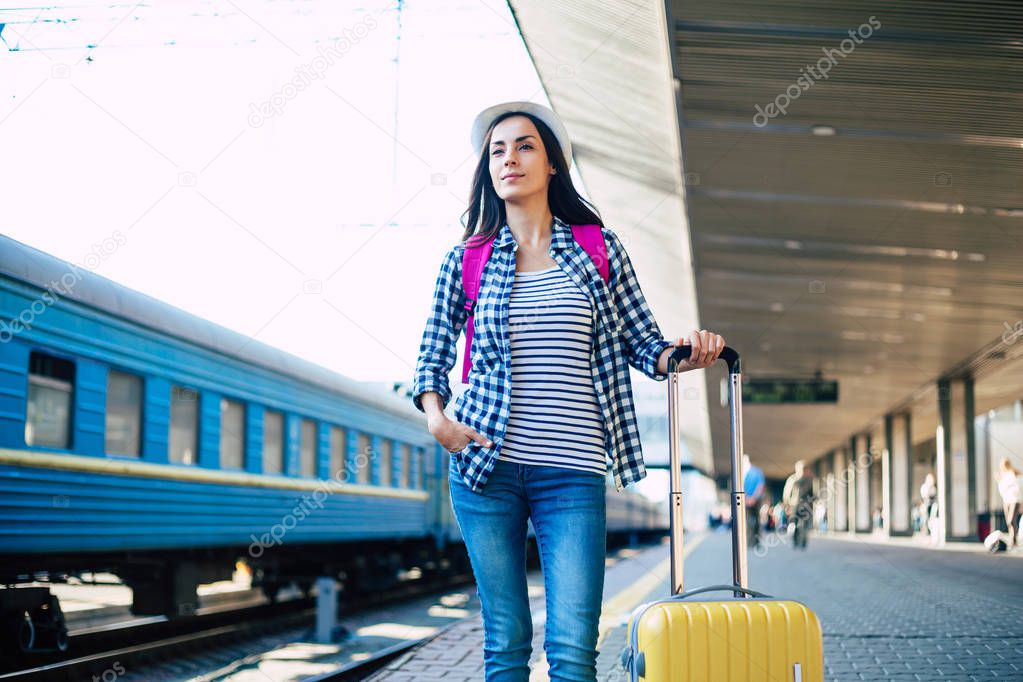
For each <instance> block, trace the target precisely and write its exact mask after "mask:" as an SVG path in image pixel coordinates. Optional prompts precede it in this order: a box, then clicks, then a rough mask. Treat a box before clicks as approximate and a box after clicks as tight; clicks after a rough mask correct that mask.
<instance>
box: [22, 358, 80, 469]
mask: <svg viewBox="0 0 1023 682" xmlns="http://www.w3.org/2000/svg"><path fill="white" fill-rule="evenodd" d="M74 386H75V365H74V363H73V362H71V361H70V360H64V359H61V358H55V357H53V356H52V355H47V354H46V353H39V352H35V351H33V352H32V353H31V354H29V359H28V405H27V410H26V414H25V444H26V445H34V446H39V447H47V448H64V449H67V448H70V447H71V396H72V394H73V390H74Z"/></svg>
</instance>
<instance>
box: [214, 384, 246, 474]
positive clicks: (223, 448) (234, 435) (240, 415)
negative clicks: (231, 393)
mask: <svg viewBox="0 0 1023 682" xmlns="http://www.w3.org/2000/svg"><path fill="white" fill-rule="evenodd" d="M220 468H221V469H243V468H245V405H244V404H243V403H240V402H238V401H237V400H230V399H229V398H221V399H220Z"/></svg>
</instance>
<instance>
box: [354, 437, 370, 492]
mask: <svg viewBox="0 0 1023 682" xmlns="http://www.w3.org/2000/svg"><path fill="white" fill-rule="evenodd" d="M357 445H358V448H357V449H356V451H355V481H356V483H369V466H370V459H369V456H370V453H371V448H370V445H369V435H368V434H365V433H362V432H361V431H360V432H359V440H358V441H357Z"/></svg>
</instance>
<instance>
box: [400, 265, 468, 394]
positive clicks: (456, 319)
mask: <svg viewBox="0 0 1023 682" xmlns="http://www.w3.org/2000/svg"><path fill="white" fill-rule="evenodd" d="M461 279H462V261H461V250H460V248H459V247H458V246H454V247H452V248H451V250H450V251H448V252H447V254H446V255H445V256H444V260H443V261H442V262H441V266H440V272H439V273H438V274H437V282H436V285H435V286H434V291H433V301H432V302H431V304H430V313H429V315H428V316H427V318H426V327H425V329H424V330H423V339H422V342H421V343H420V344H419V359H418V360H417V361H416V369H415V376H414V377H413V380H412V403H413V404H414V405H415V406H416V408H417V409H418V410H419V411H420V412H425V411H426V410H424V409H423V403H422V394H423V393H426V392H427V391H436V392H437V393H439V394H440V398H441V406H442V407H447V404H448V401H449V400H450V399H451V386H450V384H449V382H448V375H449V374H450V372H451V368H452V367H454V365H455V359H456V358H457V353H458V351H457V343H458V335H459V334H460V333H461V331H462V327H464V326H465V322H466V319H467V318H468V312H467V311H466V310H465V292H464V291H463V290H462V281H461Z"/></svg>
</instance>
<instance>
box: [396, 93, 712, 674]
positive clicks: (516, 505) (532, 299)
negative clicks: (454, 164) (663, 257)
mask: <svg viewBox="0 0 1023 682" xmlns="http://www.w3.org/2000/svg"><path fill="white" fill-rule="evenodd" d="M470 137H471V140H472V144H473V147H474V149H475V153H476V170H475V173H474V174H473V181H472V188H471V191H470V200H469V208H468V209H467V211H466V213H467V214H468V219H467V221H466V222H467V225H466V226H465V231H464V233H463V235H462V241H461V242H459V243H457V244H455V245H454V246H452V247H450V248H449V249H448V251H447V253H446V254H445V256H444V259H443V261H442V263H441V267H440V272H439V274H438V276H437V280H436V285H435V290H434V295H433V300H432V304H431V306H430V312H429V316H428V318H427V321H426V328H425V330H424V332H423V337H422V343H421V344H420V349H419V359H418V361H417V363H416V369H415V380H414V383H413V388H412V396H413V397H412V402H413V404H414V405H415V406H416V408H417V409H419V410H420V411H421V412H424V413H426V415H427V428H428V429H429V431H430V434H431V435H432V436H433V437H434V438H435V439H436V441H437V442H438V443H439V444H440V445H441V446H442V447H443V448H444V449H445V450H446V451H447V452H448V453H450V458H449V459H450V461H449V463H448V472H447V477H448V483H449V485H450V491H451V506H452V510H453V511H454V514H455V519H456V521H457V523H458V527H459V530H460V531H461V534H462V538H463V539H464V541H465V548H466V550H467V551H468V554H469V560H470V562H471V565H472V571H473V575H474V576H475V578H476V589H477V592H478V593H479V598H480V604H481V607H482V618H483V631H484V637H483V664H484V677H485V679H486V680H487V682H491V681H493V680H501V682H527V681H528V679H529V676H530V670H529V659H530V654H531V652H532V640H533V621H532V615H531V613H530V606H529V593H528V591H527V583H526V531H527V523H528V522H529V521H532V524H533V528H534V529H535V531H536V533H535V535H536V544H537V548H538V551H539V553H540V557H541V565H542V567H543V578H544V590H545V592H546V598H547V604H548V606H549V608H548V609H547V611H546V614H547V615H546V628H545V642H544V650H545V651H546V654H547V662H548V664H549V666H550V671H549V674H550V679H551V680H555V681H561V682H564V681H566V680H584V681H586V682H594V681H595V680H596V660H597V650H596V645H597V637H598V624H599V623H598V622H599V619H600V610H601V601H602V598H603V585H604V562H605V558H606V554H607V552H606V546H605V543H606V539H607V526H606V521H607V516H606V507H605V502H606V497H605V495H606V488H607V485H606V483H607V474H608V462H610V469H611V471H612V472H613V474H614V482H615V488H616V489H617V490H618V491H621V490H623V489H624V488H625V486H626V485H628V484H630V483H635V482H637V481H639V480H641V479H642V478H644V477H645V476H646V473H647V472H646V468H645V467H644V464H643V458H642V452H641V450H640V442H639V435H638V434H639V429H638V428H637V424H636V415H635V408H634V404H633V400H632V389H631V383H630V376H629V368H630V365H631V366H632V367H633V368H635V369H637V370H639V371H641V372H643V373H644V374H645V375H646V376H648V377H650V378H651V379H654V380H657V381H664V380H665V379H667V378H668V372H669V371H671V369H670V368H669V366H668V358H669V356H670V355H671V354H672V352H673V351H674V350H675V348H677V347H680V346H683V345H689V346H690V347H691V356H690V357H689V358H688V359H686V360H682V361H681V362H680V363H679V364H678V366H677V367H676V368H674V369H675V371H678V372H685V371H689V370H694V369H702V368H705V367H710V366H711V365H712V364H714V362H715V361H716V360H717V358H718V355H720V353H721V351H722V350H723V349H724V347H725V340H724V339H723V338H722V337H721V336H719V335H717V334H714V333H713V332H710V331H707V330H705V329H703V330H699V331H694V332H693V333H692V334H691V335H690V336H689V338H688V339H684V338H678V339H665V338H662V336H661V331H660V328H659V327H658V325H657V322H656V321H655V320H654V317H653V314H652V313H651V311H650V308H649V307H648V305H647V303H646V299H645V297H644V295H643V291H642V289H641V288H640V286H639V280H638V278H637V276H636V273H635V271H634V270H633V267H632V263H631V261H630V259H629V256H628V253H627V251H626V250H625V247H624V246H623V244H622V242H621V240H619V238H618V236H617V235H616V234H615V232H614V231H613V230H611V229H609V228H606V227H604V225H603V222H602V220H601V218H600V216H599V215H598V214H597V213H596V211H595V209H593V208H592V205H591V204H589V203H588V202H586V201H585V200H584V199H583V198H582V197H581V196H580V195H579V192H578V191H577V190H576V188H575V187H574V186H573V184H572V180H571V177H570V175H569V164H570V163H571V159H572V154H571V144H570V142H569V139H568V133H567V131H566V130H565V126H564V124H563V123H562V122H561V120H560V119H559V118H558V116H557V115H556V114H555V113H554V112H553V111H552V110H551V109H549V108H547V107H544V106H542V105H538V104H534V103H532V102H505V103H503V104H498V105H495V106H492V107H488V108H486V109H484V110H483V111H481V112H480V113H479V114H478V115H477V116H476V119H475V120H474V122H473V126H472V134H471V136H470ZM600 247H602V248H600ZM590 248H594V249H598V248H600V251H601V252H598V253H596V255H592V256H591V253H590V252H589V250H588V249H590ZM605 250H606V253H605V252H603V251H605ZM484 255H486V257H487V258H488V260H486V267H485V268H483V269H482V275H481V276H480V279H479V280H478V283H479V290H478V291H472V292H470V293H466V291H465V289H464V288H463V267H462V264H463V258H465V262H466V274H467V275H470V274H471V273H472V272H476V273H477V274H479V272H480V270H478V269H476V268H472V269H470V268H471V266H472V262H473V259H475V258H476V257H477V256H478V257H479V258H480V259H483V257H484ZM475 262H476V264H477V265H479V262H480V261H479V260H475ZM605 266H606V268H607V269H606V271H604V270H603V269H604V267H605ZM605 276H607V278H608V279H607V280H605V279H604V277H605ZM467 279H470V282H469V283H468V284H467V286H470V287H471V288H475V284H474V283H473V281H472V278H467ZM605 281H606V282H607V284H606V285H605ZM470 315H471V317H470ZM470 320H471V321H470ZM463 327H464V328H465V329H466V333H467V336H468V334H469V330H472V337H473V338H472V344H471V352H468V349H467V353H466V354H465V357H464V362H465V364H464V365H463V375H462V377H463V378H462V380H463V382H466V383H468V388H467V389H466V390H465V391H464V392H463V393H462V394H461V395H460V396H459V397H458V400H456V401H455V409H454V417H455V418H454V419H450V418H449V417H448V416H447V415H446V414H445V413H444V409H445V406H446V405H447V403H448V401H449V399H450V398H451V388H450V386H449V381H448V374H449V373H450V371H451V369H452V368H453V367H454V364H455V359H456V352H457V348H456V346H457V341H458V338H459V334H460V332H461V331H462V329H463ZM470 370H471V371H470Z"/></svg>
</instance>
